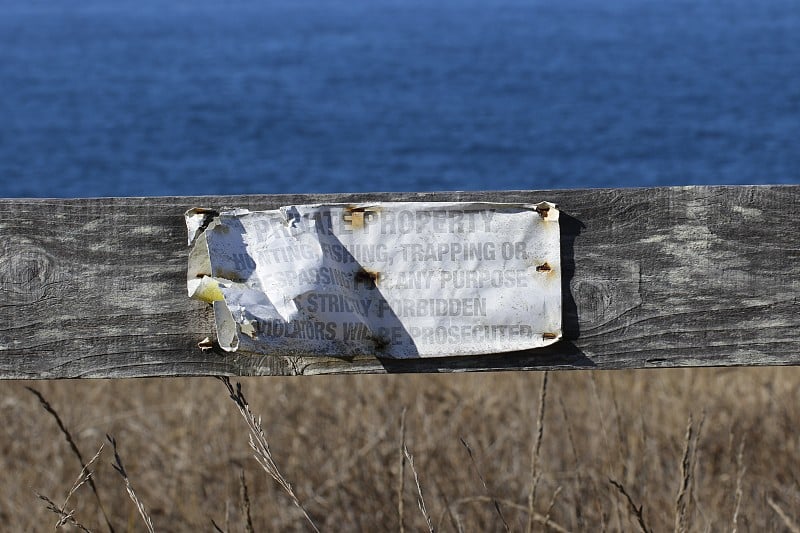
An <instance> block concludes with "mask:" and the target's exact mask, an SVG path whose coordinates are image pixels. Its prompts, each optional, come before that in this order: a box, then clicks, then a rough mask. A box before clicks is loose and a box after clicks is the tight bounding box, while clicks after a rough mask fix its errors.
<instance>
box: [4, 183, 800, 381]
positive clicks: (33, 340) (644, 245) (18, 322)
mask: <svg viewBox="0 0 800 533" xmlns="http://www.w3.org/2000/svg"><path fill="white" fill-rule="evenodd" d="M390 200H391V201H501V202H538V201H542V200H548V201H552V202H555V203H557V204H558V205H559V206H560V207H561V210H562V218H561V241H562V242H561V243H562V262H563V269H564V270H563V289H564V331H565V335H564V337H565V338H564V340H562V341H560V342H558V343H556V344H555V345H553V346H552V347H549V348H544V349H539V350H531V351H527V352H516V353H512V354H501V355H486V356H476V357H462V358H436V359H425V360H403V361H391V360H379V359H376V358H374V357H355V358H329V357H322V358H320V357H279V356H260V355H259V356H254V355H248V354H240V353H234V354H230V353H225V352H222V351H221V350H212V351H208V352H202V351H201V350H200V349H199V348H198V347H197V343H198V341H200V340H201V339H203V338H204V337H206V336H211V337H212V338H213V322H212V316H211V312H210V308H209V307H208V306H207V305H205V304H203V303H201V302H197V301H192V300H190V299H189V298H188V297H187V296H186V289H185V286H186V285H185V272H186V260H187V254H188V251H189V250H188V247H187V246H186V235H185V233H186V230H185V228H184V225H183V212H184V211H185V210H186V209H188V208H190V207H196V206H203V207H216V208H222V207H246V208H251V209H270V208H276V207H278V206H281V205H286V204H293V203H319V202H362V201H390ZM798 216H800V186H731V187H679V188H655V189H596V190H562V191H513V192H509V191H502V192H449V193H424V194H423V193H381V194H344V195H314V196H311V195H292V196H286V195H281V196H276V195H272V196H226V197H180V198H103V199H80V200H16V199H14V200H0V378H6V379H18V378H31V379H34V378H35V379H39V378H78V377H98V378H99V377H102V378H121V377H143V376H189V375H234V376H244V375H248V376H249V375H294V374H303V375H310V374H325V373H360V372H449V371H454V372H457V371H476V370H534V369H564V368H606V369H611V368H641V367H681V366H716V365H791V364H798V363H800V333H799V332H800V299H799V298H798V297H799V296H800V236H798V229H799V228H798Z"/></svg>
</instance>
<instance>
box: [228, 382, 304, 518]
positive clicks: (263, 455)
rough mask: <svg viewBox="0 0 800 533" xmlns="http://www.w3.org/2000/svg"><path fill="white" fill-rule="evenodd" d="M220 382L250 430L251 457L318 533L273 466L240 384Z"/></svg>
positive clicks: (261, 433) (259, 427) (257, 421)
mask: <svg viewBox="0 0 800 533" xmlns="http://www.w3.org/2000/svg"><path fill="white" fill-rule="evenodd" d="M219 380H220V381H222V383H223V384H224V385H225V387H226V388H227V389H228V395H229V396H230V398H231V400H233V403H235V404H236V407H237V408H238V409H239V413H240V414H241V415H242V418H244V421H245V422H246V423H247V427H248V428H249V430H250V448H252V449H253V452H254V453H253V455H254V457H255V458H256V461H258V464H260V465H261V468H263V469H264V471H265V472H266V473H267V474H269V476H270V477H272V479H274V480H275V482H276V483H277V484H278V485H279V486H280V487H281V488H282V489H283V490H284V492H286V494H288V495H289V498H291V500H292V503H293V504H294V505H295V507H297V508H298V509H299V510H300V512H301V513H303V517H305V519H306V521H307V522H308V525H309V526H310V527H311V529H313V530H314V531H315V532H317V533H319V528H317V525H316V524H315V523H314V521H313V520H312V519H311V516H309V514H308V511H306V508H305V507H303V504H301V503H300V499H299V498H298V497H297V494H295V492H294V489H292V485H291V484H290V483H289V482H288V481H287V480H286V478H285V477H284V476H283V474H281V471H280V470H279V469H278V465H277V464H275V460H274V459H273V457H272V451H270V449H269V443H268V442H267V436H266V435H265V434H264V429H263V428H262V426H261V417H260V416H259V417H257V416H256V415H254V414H253V412H252V411H251V410H250V404H248V403H247V398H245V396H244V393H243V392H242V384H241V383H236V388H234V387H233V385H231V380H230V379H228V378H227V377H220V378H219Z"/></svg>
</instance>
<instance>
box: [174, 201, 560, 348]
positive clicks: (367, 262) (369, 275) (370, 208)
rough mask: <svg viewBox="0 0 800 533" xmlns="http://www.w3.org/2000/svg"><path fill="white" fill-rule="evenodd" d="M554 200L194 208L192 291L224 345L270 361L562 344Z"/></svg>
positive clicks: (189, 218) (189, 220) (190, 223)
mask: <svg viewBox="0 0 800 533" xmlns="http://www.w3.org/2000/svg"><path fill="white" fill-rule="evenodd" d="M558 214H559V212H558V209H557V208H556V206H555V205H554V204H551V203H548V202H541V203H539V204H500V203H404V202H385V203H378V204H331V205H295V206H285V207H282V208H280V209H276V210H272V211H248V210H244V209H231V210H228V211H222V212H219V211H216V210H213V209H203V208H199V209H192V210H190V211H188V212H187V213H186V224H187V230H188V233H189V241H190V244H191V245H193V249H192V251H191V253H190V261H189V272H188V275H187V283H188V288H189V294H190V296H192V297H193V298H196V299H200V300H203V301H206V302H209V303H212V304H213V306H214V313H215V320H216V326H217V340H218V343H219V345H220V346H221V347H222V348H223V349H225V350H228V351H233V350H241V351H249V352H256V353H263V354H282V355H297V354H304V355H308V354H321V355H322V354H324V355H341V356H349V355H356V354H374V355H377V356H379V357H394V358H409V357H441V356H450V355H474V354H482V353H498V352H507V351H514V350H522V349H529V348H536V347H540V346H545V345H548V344H551V343H553V342H555V341H557V340H558V339H559V338H560V336H561V272H560V266H561V257H560V246H559V240H560V233H559V226H558Z"/></svg>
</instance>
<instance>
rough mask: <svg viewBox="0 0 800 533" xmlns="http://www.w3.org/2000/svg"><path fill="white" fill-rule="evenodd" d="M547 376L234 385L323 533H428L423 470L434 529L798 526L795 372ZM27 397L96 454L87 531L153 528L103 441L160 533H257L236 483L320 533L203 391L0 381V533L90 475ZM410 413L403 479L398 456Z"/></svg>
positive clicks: (223, 408) (238, 426)
mask: <svg viewBox="0 0 800 533" xmlns="http://www.w3.org/2000/svg"><path fill="white" fill-rule="evenodd" d="M543 376H544V374H542V373H496V374H468V375H417V376H338V377H310V378H306V377H303V378H263V379H246V380H243V381H242V387H243V391H244V393H245V395H246V396H247V399H248V400H249V402H250V406H251V408H252V411H253V412H254V413H255V414H256V415H260V416H261V417H262V426H263V429H264V431H265V434H266V437H267V440H268V442H269V446H270V450H271V454H272V457H273V459H274V461H275V463H276V465H277V467H278V469H279V470H280V472H281V473H282V474H283V476H285V478H286V479H287V480H288V481H289V482H290V483H291V485H292V488H293V491H294V493H295V494H296V496H297V498H298V501H299V503H300V504H301V505H302V507H303V508H305V510H306V511H307V512H308V515H309V517H310V518H311V520H312V521H313V522H314V524H316V526H317V527H318V528H319V530H321V531H383V530H389V531H392V530H393V531H401V530H403V529H405V531H427V530H428V529H429V526H428V524H427V521H426V518H425V517H424V516H423V513H422V512H421V510H420V508H419V506H418V498H419V493H418V486H417V483H416V482H415V477H414V474H415V472H414V471H416V474H417V479H418V481H419V488H420V489H421V492H422V495H423V501H424V507H425V509H426V512H427V515H428V518H429V519H430V523H431V526H432V528H433V529H435V530H436V531H458V530H462V531H505V530H506V526H507V527H508V529H510V530H511V531H526V530H528V528H529V519H530V520H531V524H530V527H531V529H532V530H533V531H548V530H552V531H565V530H567V531H603V530H607V531H637V530H641V529H642V528H646V529H647V530H652V531H668V530H686V531H732V530H737V531H758V532H761V531H797V530H799V529H797V528H798V526H797V524H800V474H799V473H798V468H797V465H798V459H800V447H799V446H798V443H799V441H800V435H799V434H798V431H797V428H798V427H800V403H798V398H800V369H797V368H766V369H697V370H657V371H656V370H650V371H625V372H608V371H606V372H583V371H580V372H578V371H575V372H556V373H550V374H549V375H548V382H547V387H546V395H545V397H544V402H542V380H543ZM25 385H30V386H33V387H34V388H36V389H37V390H38V391H40V392H41V393H42V394H43V396H44V397H45V398H46V399H47V400H48V401H49V402H50V404H51V405H52V407H53V408H54V409H55V410H56V411H57V412H58V413H59V415H60V417H61V419H62V420H63V422H64V424H65V426H66V427H67V428H68V430H69V431H70V432H71V434H72V436H73V438H74V440H75V443H76V445H77V447H78V448H79V449H80V451H81V453H82V455H83V457H84V460H85V461H88V460H89V458H91V457H92V455H93V454H94V453H95V452H96V451H97V450H98V448H99V447H100V445H101V444H103V443H104V442H105V443H106V444H105V448H104V449H103V451H102V453H101V456H100V457H99V459H98V460H97V461H96V462H95V463H94V465H93V466H92V469H93V470H94V476H93V478H94V481H95V485H96V489H97V495H98V496H95V494H94V493H93V491H92V489H91V487H90V486H89V484H88V483H87V484H84V485H82V486H81V487H79V488H78V489H77V491H76V492H75V494H74V495H72V496H71V498H70V499H69V502H68V505H67V507H66V510H67V511H70V510H73V509H74V510H75V514H74V518H75V519H76V520H77V521H78V522H80V523H81V524H83V525H84V526H85V527H86V528H88V529H89V530H91V531H108V529H109V528H108V526H107V523H106V520H105V519H104V517H103V511H102V510H104V511H105V513H106V514H107V516H108V519H109V520H108V521H109V522H110V523H111V524H112V525H113V527H114V530H115V531H117V532H120V531H146V527H145V522H144V521H143V520H142V518H141V516H140V515H139V512H138V511H137V509H136V507H135V506H134V504H133V502H132V501H131V499H130V498H129V496H128V494H127V492H126V489H125V482H124V480H123V479H122V478H121V477H120V476H119V474H118V473H117V472H115V471H114V469H113V468H112V462H113V460H114V455H113V451H112V449H111V446H110V445H109V443H108V441H107V440H106V434H110V435H113V436H114V437H115V438H116V441H117V446H118V452H119V455H120V457H121V459H122V461H123V462H124V466H125V468H126V470H127V474H128V476H129V479H130V483H131V486H132V488H133V489H134V491H135V494H136V495H137V496H138V498H139V499H140V500H141V502H142V504H143V505H144V507H145V509H146V512H147V513H148V514H149V516H150V518H151V519H152V522H153V526H154V529H155V531H214V525H212V520H213V521H214V523H216V525H217V526H218V527H219V529H221V530H223V531H226V532H240V531H248V530H249V529H248V528H249V526H248V521H247V518H246V517H247V512H246V511H243V509H244V506H243V502H244V501H245V499H243V484H242V481H241V479H242V475H244V479H245V483H246V487H247V498H246V501H247V502H249V508H250V511H249V514H250V516H251V520H252V525H253V530H255V531H308V530H310V529H311V526H310V525H309V524H308V522H307V521H306V520H305V518H304V517H303V514H302V512H301V511H300V509H299V508H298V507H297V506H296V505H293V503H292V499H291V498H290V496H289V495H288V494H287V491H286V490H284V489H283V488H282V487H280V486H279V485H278V484H277V483H276V482H275V481H274V480H273V479H272V478H271V477H269V476H268V475H267V474H266V473H265V471H264V470H263V469H262V467H261V466H260V465H259V464H258V463H257V462H256V460H255V459H254V458H253V453H252V450H251V449H250V447H249V445H248V427H247V425H246V423H245V421H244V420H243V418H242V416H241V415H240V413H239V411H238V410H237V406H236V405H235V403H234V402H233V401H231V399H230V397H229V396H228V392H227V391H226V389H225V386H224V384H223V383H222V382H220V381H218V380H215V379H211V378H208V379H160V380H159V379H146V380H126V381H61V382H30V383H22V382H3V383H0V387H2V391H3V392H2V396H0V413H2V414H1V416H2V420H3V424H2V426H1V427H0V447H1V449H2V454H1V455H0V458H1V459H2V465H0V466H1V467H2V472H3V476H2V478H1V479H2V483H0V524H2V527H0V529H2V530H4V531H47V530H51V529H52V528H53V525H54V524H55V523H56V522H57V521H58V519H59V517H58V516H57V515H56V514H54V513H53V512H52V511H50V510H48V509H47V507H46V504H45V502H44V501H42V500H40V499H39V498H38V497H37V496H36V494H35V492H38V493H41V494H42V495H45V496H47V497H49V498H50V499H51V500H53V502H55V503H56V504H57V505H58V506H60V505H61V503H63V501H64V498H65V497H66V495H67V492H68V491H69V489H70V487H71V486H72V484H73V482H74V481H75V479H76V478H77V477H78V474H79V472H80V471H81V464H80V462H79V460H78V459H77V458H76V456H75V454H74V453H73V451H71V449H70V445H69V444H68V443H67V440H66V439H65V438H64V435H63V434H62V432H61V431H60V430H59V428H58V426H57V424H56V421H55V419H54V418H53V416H52V415H51V414H50V413H48V412H47V411H46V410H45V409H43V408H42V406H41V405H40V403H39V400H38V399H37V398H36V396H34V395H33V394H32V393H31V392H29V391H28V390H26V389H25ZM542 406H543V407H544V411H543V417H541V418H540V416H539V414H540V412H541V409H542ZM404 408H405V409H406V413H405V417H404V433H405V445H406V447H407V450H408V452H409V456H410V457H411V458H413V465H414V469H412V468H411V463H410V462H409V460H408V458H406V456H405V455H403V454H401V448H402V445H401V443H402V442H403V437H402V433H401V418H403V410H404ZM690 418H691V431H690V432H689V434H688V435H687V429H688V428H689V424H690ZM539 430H541V432H540V431H539ZM540 433H541V439H539V438H538V435H539V434H540ZM687 436H688V438H687ZM537 450H538V452H537ZM533 463H535V465H533ZM401 471H402V472H403V476H402V477H401V475H400V474H401ZM534 480H535V481H534ZM612 481H613V482H614V483H612ZM534 485H535V490H534V491H532V490H531V489H532V486H534ZM399 493H402V500H400V499H399V498H398V494H399ZM531 496H533V497H531ZM628 498H630V501H629V500H628ZM98 499H99V501H100V502H102V510H101V505H100V504H98ZM639 506H641V512H640V513H637V511H636V510H637V509H639ZM531 510H532V512H531ZM637 514H638V515H639V516H637ZM401 516H402V519H401ZM401 520H402V522H401ZM70 527H71V526H65V530H68V531H69V530H77V529H75V528H74V527H73V528H72V529H70Z"/></svg>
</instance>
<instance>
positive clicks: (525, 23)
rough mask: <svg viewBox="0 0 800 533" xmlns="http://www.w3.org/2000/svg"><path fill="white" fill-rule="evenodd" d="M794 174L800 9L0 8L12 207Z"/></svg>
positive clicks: (97, 4) (204, 4) (714, 5)
mask: <svg viewBox="0 0 800 533" xmlns="http://www.w3.org/2000/svg"><path fill="white" fill-rule="evenodd" d="M799 182H800V2H798V1H797V0H759V1H758V2H754V1H752V0H746V1H745V0H670V1H667V2H664V1H660V0H558V1H552V0H528V1H522V0H495V1H491V2H486V1H473V0H444V1H437V0H341V1H336V2H333V1H325V0H279V1H272V2H263V1H255V0H254V1H244V0H230V1H223V0H219V1H216V0H193V1H185V2H181V1H179V0H175V1H170V2H161V1H155V0H136V1H128V0H125V1H116V0H82V1H81V2H62V1H61V0H46V1H36V0H0V196H5V197H17V196H59V197H61V196H63V197H69V196H76V197H77V196H112V195H113V196H115V195H126V196H129V195H172V194H175V195H190V194H224V193H283V192H312V193H313V192H338V191H378V190H390V191H391V190H395V191H399V190H419V191H424V190H454V189H458V190H475V189H520V188H561V187H598V186H638V185H673V184H700V183H709V184H722V183H730V184H735V183H799Z"/></svg>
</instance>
